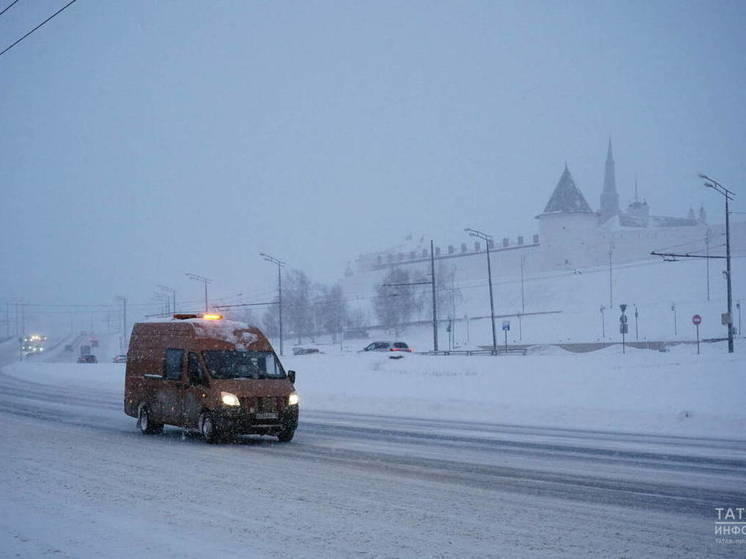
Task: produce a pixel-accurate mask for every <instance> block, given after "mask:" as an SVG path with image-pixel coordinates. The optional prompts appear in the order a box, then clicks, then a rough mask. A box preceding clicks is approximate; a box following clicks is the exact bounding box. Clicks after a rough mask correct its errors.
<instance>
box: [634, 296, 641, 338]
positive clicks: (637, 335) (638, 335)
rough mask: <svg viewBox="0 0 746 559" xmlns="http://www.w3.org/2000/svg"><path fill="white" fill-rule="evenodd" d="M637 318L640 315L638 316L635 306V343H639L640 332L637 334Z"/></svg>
mask: <svg viewBox="0 0 746 559" xmlns="http://www.w3.org/2000/svg"><path fill="white" fill-rule="evenodd" d="M639 316H640V315H639V313H638V312H637V305H635V341H636V342H639V341H640V332H639V330H638V329H637V318H638V317H639Z"/></svg>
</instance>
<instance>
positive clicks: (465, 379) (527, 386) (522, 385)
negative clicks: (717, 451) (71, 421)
mask: <svg viewBox="0 0 746 559" xmlns="http://www.w3.org/2000/svg"><path fill="white" fill-rule="evenodd" d="M702 347H703V353H702V355H696V346H677V347H676V348H674V349H673V350H672V351H671V352H668V353H659V352H654V351H649V350H634V349H628V350H627V353H626V355H622V354H621V353H620V349H619V348H618V347H610V348H607V349H605V350H602V351H598V352H593V353H584V354H574V353H568V352H564V351H561V350H553V351H548V352H541V351H539V352H537V353H535V354H529V355H527V356H500V357H490V356H474V357H465V356H448V357H434V356H427V355H414V354H413V355H407V356H406V357H405V358H403V359H399V360H392V359H389V358H388V355H387V354H367V353H366V354H361V353H336V354H312V355H303V356H293V357H290V356H287V357H285V359H284V363H285V366H286V368H288V369H295V370H296V371H297V373H298V380H297V388H298V391H299V393H300V394H301V404H302V407H303V408H304V409H306V410H315V411H344V412H352V413H360V414H380V415H393V416H396V415H399V416H405V417H421V418H437V419H453V420H464V421H479V422H486V423H507V424H515V425H532V426H552V427H567V428H584V429H598V430H608V431H626V432H640V433H657V434H673V435H676V434H679V435H691V436H710V437H715V438H735V439H744V438H746V435H745V434H744V433H746V391H745V390H744V377H743V371H744V370H746V367H744V365H746V363H745V362H744V358H743V355H741V354H737V353H736V354H731V355H729V354H727V353H726V352H725V349H724V347H723V344H705V345H703V346H702ZM124 370H125V366H124V365H121V364H113V363H101V364H80V365H78V364H63V363H32V362H27V363H16V364H14V365H10V366H8V367H6V368H5V369H4V372H5V373H7V374H11V375H13V376H16V377H19V378H24V379H26V380H31V381H34V382H41V383H47V384H60V385H65V386H75V385H77V386H88V387H93V388H96V389H99V390H105V391H109V392H111V393H112V397H114V395H115V394H116V396H117V397H118V396H119V395H120V394H121V393H122V390H123V384H124Z"/></svg>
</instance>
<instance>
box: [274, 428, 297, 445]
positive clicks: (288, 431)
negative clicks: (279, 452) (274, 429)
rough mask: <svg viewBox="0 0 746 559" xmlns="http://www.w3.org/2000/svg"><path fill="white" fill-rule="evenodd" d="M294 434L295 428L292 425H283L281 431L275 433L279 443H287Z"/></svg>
mask: <svg viewBox="0 0 746 559" xmlns="http://www.w3.org/2000/svg"><path fill="white" fill-rule="evenodd" d="M294 435H295V429H293V428H292V427H285V428H284V429H283V430H282V431H280V432H279V433H277V440H278V441H280V442H281V443H289V442H290V441H292V440H293V436H294Z"/></svg>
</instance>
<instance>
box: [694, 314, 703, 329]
mask: <svg viewBox="0 0 746 559" xmlns="http://www.w3.org/2000/svg"><path fill="white" fill-rule="evenodd" d="M692 324H694V325H695V326H699V325H700V324H702V317H701V316H699V315H698V314H695V315H694V316H693V317H692Z"/></svg>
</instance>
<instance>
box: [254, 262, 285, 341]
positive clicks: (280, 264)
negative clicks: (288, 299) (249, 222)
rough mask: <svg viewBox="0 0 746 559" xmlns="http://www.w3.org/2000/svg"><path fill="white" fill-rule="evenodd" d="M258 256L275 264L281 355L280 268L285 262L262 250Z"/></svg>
mask: <svg viewBox="0 0 746 559" xmlns="http://www.w3.org/2000/svg"><path fill="white" fill-rule="evenodd" d="M259 256H261V257H262V258H264V259H265V260H266V261H267V262H271V263H272V264H275V265H276V266H277V309H278V311H279V315H280V355H283V342H282V268H283V266H285V263H284V262H283V261H282V260H278V259H277V258H275V257H274V256H270V255H269V254H266V253H264V252H260V253H259Z"/></svg>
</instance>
